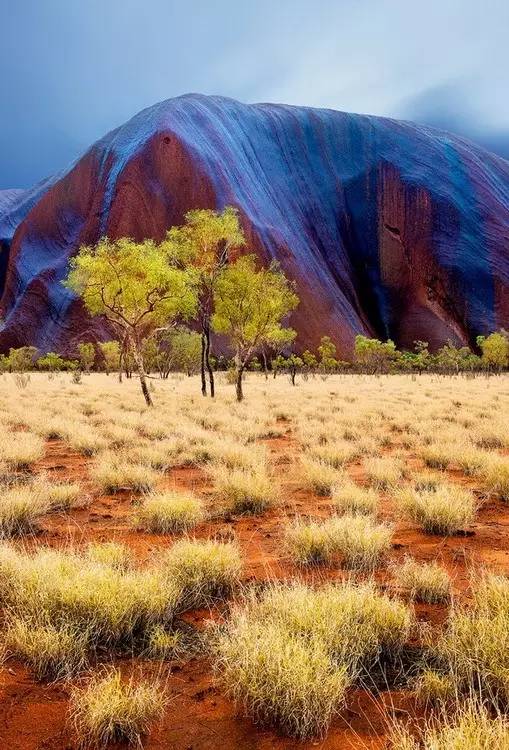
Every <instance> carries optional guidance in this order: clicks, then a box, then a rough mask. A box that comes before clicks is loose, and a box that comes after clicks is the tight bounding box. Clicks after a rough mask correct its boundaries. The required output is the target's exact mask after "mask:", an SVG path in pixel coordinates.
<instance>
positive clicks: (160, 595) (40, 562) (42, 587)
mask: <svg viewBox="0 0 509 750" xmlns="http://www.w3.org/2000/svg"><path fill="white" fill-rule="evenodd" d="M0 593H1V595H2V599H3V601H4V602H5V604H6V605H7V607H8V609H9V612H10V613H11V615H12V616H13V617H16V618H18V619H22V620H24V621H25V622H26V623H28V624H34V623H35V624H37V625H38V624H39V623H40V622H41V620H43V621H44V622H48V623H51V624H52V626H54V627H55V628H57V629H59V630H61V629H66V628H67V629H69V630H71V631H72V630H74V631H76V632H79V633H88V638H89V643H90V648H91V649H94V648H97V647H125V646H129V647H131V646H132V645H133V643H134V642H136V639H137V638H138V637H141V636H142V635H143V633H144V632H145V630H146V629H147V628H148V627H151V626H152V625H154V624H157V623H171V621H172V618H173V616H174V614H175V612H176V610H177V608H178V607H179V606H180V602H181V590H180V588H179V587H178V586H177V584H176V583H174V582H173V581H172V580H171V579H170V578H169V577H168V576H167V575H166V573H165V572H163V571H162V570H161V569H160V568H157V567H153V568H146V569H141V570H128V571H123V570H119V569H117V568H116V567H114V566H112V565H110V564H104V563H101V562H97V561H96V560H93V559H92V560H91V559H90V558H88V557H85V556H83V555H79V554H76V553H72V552H59V551H56V550H52V549H47V548H42V549H39V550H38V551H36V552H35V553H33V554H26V553H22V552H18V551H16V550H14V549H13V548H12V547H9V546H7V545H4V546H2V547H1V548H0Z"/></svg>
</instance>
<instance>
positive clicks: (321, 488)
mask: <svg viewBox="0 0 509 750" xmlns="http://www.w3.org/2000/svg"><path fill="white" fill-rule="evenodd" d="M301 474H302V479H303V480H304V485H305V487H308V488H309V489H311V490H312V491H313V492H316V494H317V495H323V496H327V495H331V494H332V491H333V488H334V487H335V486H336V485H338V484H339V483H340V482H341V479H342V477H343V472H342V471H341V470H340V469H336V468H334V466H331V465H330V464H329V463H327V462H326V461H321V460H319V459H316V458H309V457H307V456H306V455H304V456H303V457H302V458H301Z"/></svg>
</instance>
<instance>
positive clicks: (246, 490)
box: [211, 465, 279, 514]
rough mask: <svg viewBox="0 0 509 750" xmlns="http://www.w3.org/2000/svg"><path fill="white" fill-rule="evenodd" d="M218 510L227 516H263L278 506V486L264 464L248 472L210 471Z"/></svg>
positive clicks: (239, 470) (231, 470)
mask: <svg viewBox="0 0 509 750" xmlns="http://www.w3.org/2000/svg"><path fill="white" fill-rule="evenodd" d="M211 474H212V476H213V479H214V489H215V493H216V495H217V497H218V501H219V505H220V507H221V508H222V509H223V510H224V511H225V512H229V513H239V514H242V513H262V512H263V511H264V510H267V508H271V507H273V506H274V505H276V504H277V502H278V500H279V493H278V487H277V485H276V483H275V480H274V479H273V477H271V476H270V475H269V474H268V472H267V470H266V468H265V466H264V465H257V466H255V467H253V468H251V469H229V468H228V467H227V466H221V465H219V466H217V467H215V468H214V469H212V470H211Z"/></svg>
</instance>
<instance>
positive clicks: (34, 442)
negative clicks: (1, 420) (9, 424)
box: [0, 432, 44, 471]
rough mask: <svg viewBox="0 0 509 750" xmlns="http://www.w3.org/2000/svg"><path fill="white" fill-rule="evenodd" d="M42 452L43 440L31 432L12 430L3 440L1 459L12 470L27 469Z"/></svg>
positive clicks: (0, 452)
mask: <svg viewBox="0 0 509 750" xmlns="http://www.w3.org/2000/svg"><path fill="white" fill-rule="evenodd" d="M43 454H44V441H43V440H42V439H41V438H40V437H39V436H38V435H34V434H32V433H31V432H12V433H9V436H8V438H6V439H5V440H3V444H2V448H1V449H0V458H1V459H2V461H5V463H6V464H7V465H8V466H9V467H10V468H11V469H14V470H17V471H28V470H29V469H30V468H31V467H32V466H33V464H34V463H35V462H36V461H38V460H39V459H40V458H42V456H43Z"/></svg>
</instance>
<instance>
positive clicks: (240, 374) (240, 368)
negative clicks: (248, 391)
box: [236, 365, 244, 401]
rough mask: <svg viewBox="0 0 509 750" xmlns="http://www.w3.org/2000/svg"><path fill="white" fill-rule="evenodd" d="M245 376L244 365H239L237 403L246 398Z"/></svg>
mask: <svg viewBox="0 0 509 750" xmlns="http://www.w3.org/2000/svg"><path fill="white" fill-rule="evenodd" d="M243 374H244V368H243V366H242V365H237V384H236V390H237V401H242V399H243V398H244V393H243V391H242V375H243Z"/></svg>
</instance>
